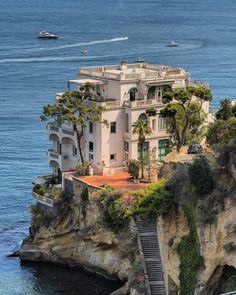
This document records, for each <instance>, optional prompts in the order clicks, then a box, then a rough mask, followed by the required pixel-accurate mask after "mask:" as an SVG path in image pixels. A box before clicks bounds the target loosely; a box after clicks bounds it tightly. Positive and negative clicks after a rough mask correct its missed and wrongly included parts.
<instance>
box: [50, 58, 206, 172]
mask: <svg viewBox="0 0 236 295" xmlns="http://www.w3.org/2000/svg"><path fill="white" fill-rule="evenodd" d="M190 76H191V74H190V73H189V72H186V71H185V70H184V69H182V68H175V67H170V66H163V65H157V64H147V63H134V64H126V63H125V62H122V63H121V64H120V65H111V66H110V65H109V66H96V67H83V68H80V70H79V72H78V76H77V79H76V80H69V81H68V90H78V88H79V86H80V85H83V84H85V83H86V82H90V83H93V84H94V85H95V86H96V95H95V96H94V99H91V100H89V101H85V103H88V104H99V105H102V106H104V107H105V108H106V110H105V111H104V112H103V114H102V119H103V120H105V119H106V120H107V121H108V122H109V128H108V127H106V126H104V125H102V124H101V123H96V124H89V126H88V128H87V129H86V132H85V135H84V138H83V147H82V149H83V155H84V159H85V160H86V161H91V163H92V166H93V173H94V174H102V175H111V174H113V173H115V172H122V171H125V170H126V162H127V160H129V159H138V158H139V153H140V146H139V143H138V136H137V135H134V134H133V130H132V129H133V128H132V124H133V123H134V122H135V121H136V120H137V119H142V120H147V121H148V122H149V125H150V127H151V128H152V134H151V135H150V136H147V138H146V142H145V150H146V151H150V152H151V153H152V155H153V156H154V157H156V159H158V160H160V161H162V160H163V159H164V157H165V156H166V154H167V153H168V152H169V139H168V138H169V135H168V133H167V130H166V124H165V121H164V119H163V118H161V117H160V115H159V114H160V110H161V109H163V108H164V106H165V105H164V104H163V102H162V94H163V91H165V89H168V88H170V87H171V88H172V89H176V88H184V87H186V86H189V85H191V86H194V85H198V86H199V83H197V82H193V81H191V80H190ZM200 85H201V86H204V87H208V85H207V84H205V83H200ZM61 95H62V93H58V94H57V95H56V99H57V100H58V99H60V97H61ZM148 108H155V109H156V110H157V113H156V115H154V116H153V115H152V116H148V114H147V113H146V112H145V111H146V110H147V109H148ZM203 109H204V111H205V112H206V113H209V104H208V103H207V102H206V103H204V104H203ZM47 129H48V135H49V140H50V141H52V149H50V150H49V151H48V163H49V166H50V167H51V168H52V169H53V171H54V172H57V171H58V170H59V169H60V171H62V172H64V171H69V170H71V169H73V168H75V166H76V164H77V163H78V161H79V160H80V159H79V153H78V146H77V138H76V132H75V131H74V130H73V126H72V125H70V124H62V125H59V124H57V123H56V122H52V123H48V125H47Z"/></svg>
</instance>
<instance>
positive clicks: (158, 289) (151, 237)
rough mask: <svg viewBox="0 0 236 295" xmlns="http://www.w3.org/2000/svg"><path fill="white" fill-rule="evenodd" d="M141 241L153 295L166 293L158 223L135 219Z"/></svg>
mask: <svg viewBox="0 0 236 295" xmlns="http://www.w3.org/2000/svg"><path fill="white" fill-rule="evenodd" d="M135 224H136V227H137V230H138V235H139V239H140V242H141V247H142V252H143V255H144V261H145V264H146V270H147V278H148V281H149V284H150V291H151V295H166V290H165V283H164V275H163V267H162V262H161V256H160V249H159V242H158V235H157V228H156V224H155V223H153V222H151V223H148V222H144V221H143V220H139V219H138V220H136V221H135Z"/></svg>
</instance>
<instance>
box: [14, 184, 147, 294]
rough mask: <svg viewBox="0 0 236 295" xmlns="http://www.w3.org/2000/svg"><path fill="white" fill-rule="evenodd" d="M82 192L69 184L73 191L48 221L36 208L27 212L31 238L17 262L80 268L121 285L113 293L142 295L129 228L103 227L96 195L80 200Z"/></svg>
mask: <svg viewBox="0 0 236 295" xmlns="http://www.w3.org/2000/svg"><path fill="white" fill-rule="evenodd" d="M69 185H70V186H71V183H70V184H69ZM82 189H83V185H81V183H79V182H76V181H74V183H73V189H72V187H70V190H67V194H66V195H64V196H63V199H62V200H61V201H60V202H59V203H58V204H57V215H56V216H54V217H53V216H52V215H51V214H50V213H49V212H46V211H45V210H43V209H42V208H41V207H40V205H35V206H34V207H33V210H32V221H31V235H30V237H29V238H27V239H26V240H25V241H24V243H23V245H22V247H21V251H20V257H21V260H29V261H47V262H52V263H57V264H63V265H68V266H80V267H83V268H85V269H87V270H89V271H92V272H96V273H98V274H101V275H103V276H105V277H107V278H111V279H115V280H121V281H123V282H127V284H126V287H125V288H123V289H122V290H121V291H119V292H120V293H117V294H142V292H143V281H144V277H143V272H142V266H141V261H140V258H139V255H138V249H137V238H136V233H135V232H133V231H132V227H130V228H129V227H127V229H126V230H123V231H122V232H120V233H119V234H116V233H114V232H113V231H112V230H110V229H109V228H107V227H105V226H104V224H103V222H102V217H101V210H100V204H99V203H100V200H99V199H98V195H97V193H96V191H93V190H90V191H89V198H88V199H85V200H83V199H82V198H81V190H82ZM130 292H131V293H130Z"/></svg>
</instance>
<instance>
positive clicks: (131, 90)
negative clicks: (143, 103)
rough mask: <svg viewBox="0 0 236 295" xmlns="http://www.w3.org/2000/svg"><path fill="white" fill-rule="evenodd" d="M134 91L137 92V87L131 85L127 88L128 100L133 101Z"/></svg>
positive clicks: (134, 97)
mask: <svg viewBox="0 0 236 295" xmlns="http://www.w3.org/2000/svg"><path fill="white" fill-rule="evenodd" d="M136 92H137V88H135V87H133V88H131V89H130V90H129V100H130V101H135V99H136Z"/></svg>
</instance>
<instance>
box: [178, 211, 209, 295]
mask: <svg viewBox="0 0 236 295" xmlns="http://www.w3.org/2000/svg"><path fill="white" fill-rule="evenodd" d="M183 210H184V215H185V217H186V220H187V224H188V227H189V233H188V234H187V235H186V236H184V237H183V238H182V240H181V242H180V243H179V245H178V247H177V252H178V255H179V256H180V266H179V271H180V272H179V281H180V286H179V288H180V290H179V291H180V293H179V294H180V295H192V294H194V289H195V287H196V284H197V272H198V270H199V268H200V267H201V266H203V264H204V261H203V257H202V256H201V255H200V242H199V238H198V233H197V227H196V220H195V216H194V211H193V209H192V208H191V207H188V206H184V207H183Z"/></svg>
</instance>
